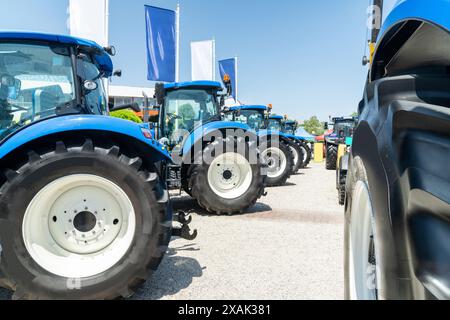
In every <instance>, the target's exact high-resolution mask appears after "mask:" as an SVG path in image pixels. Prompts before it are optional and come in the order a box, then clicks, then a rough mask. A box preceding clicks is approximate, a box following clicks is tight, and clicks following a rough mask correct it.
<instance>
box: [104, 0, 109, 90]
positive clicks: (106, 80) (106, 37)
mask: <svg viewBox="0 0 450 320" xmlns="http://www.w3.org/2000/svg"><path fill="white" fill-rule="evenodd" d="M104 28H105V34H104V38H103V39H104V40H105V43H104V44H103V45H104V46H105V47H107V46H109V0H105V27H104ZM104 84H105V91H106V96H109V81H108V79H105V81H104Z"/></svg>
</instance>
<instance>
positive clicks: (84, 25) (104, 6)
mask: <svg viewBox="0 0 450 320" xmlns="http://www.w3.org/2000/svg"><path fill="white" fill-rule="evenodd" d="M69 15H70V16H69V29H70V35H72V36H74V37H78V38H84V39H88V40H93V41H95V42H97V43H98V44H99V45H101V46H103V47H106V46H108V0H70V2H69Z"/></svg>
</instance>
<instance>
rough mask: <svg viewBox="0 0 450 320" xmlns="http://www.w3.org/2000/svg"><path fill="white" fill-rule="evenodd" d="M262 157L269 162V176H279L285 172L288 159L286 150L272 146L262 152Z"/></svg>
mask: <svg viewBox="0 0 450 320" xmlns="http://www.w3.org/2000/svg"><path fill="white" fill-rule="evenodd" d="M261 156H262V158H263V159H264V160H265V161H266V163H267V164H268V168H267V176H268V177H269V178H278V177H279V176H281V175H282V174H283V172H285V170H286V166H287V159H286V155H285V154H284V152H283V151H282V150H281V149H279V148H275V147H270V148H267V149H266V150H264V151H263V152H262V153H261Z"/></svg>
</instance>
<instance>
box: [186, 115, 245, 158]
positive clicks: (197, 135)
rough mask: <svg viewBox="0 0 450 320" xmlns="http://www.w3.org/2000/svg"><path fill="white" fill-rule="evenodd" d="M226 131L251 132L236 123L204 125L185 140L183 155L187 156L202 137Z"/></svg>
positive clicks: (222, 122) (220, 122) (225, 122)
mask: <svg viewBox="0 0 450 320" xmlns="http://www.w3.org/2000/svg"><path fill="white" fill-rule="evenodd" d="M226 129H240V130H243V131H251V130H250V127H249V126H247V125H246V124H243V123H238V122H231V121H213V122H209V123H206V124H204V125H202V126H200V127H198V128H197V129H195V130H194V131H193V132H192V133H191V134H190V135H189V137H188V138H187V139H186V140H185V142H184V145H183V154H187V153H188V152H189V151H190V150H191V148H192V147H193V146H194V145H195V144H196V143H197V142H199V141H201V140H202V139H203V137H204V136H207V135H208V134H211V133H213V132H214V131H217V130H226Z"/></svg>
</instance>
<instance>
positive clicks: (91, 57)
mask: <svg viewBox="0 0 450 320" xmlns="http://www.w3.org/2000/svg"><path fill="white" fill-rule="evenodd" d="M43 38H45V39H46V40H47V41H52V42H43V41H42V39H43ZM0 39H1V40H0V140H4V139H5V138H6V137H7V136H9V135H11V134H12V133H14V132H16V131H17V130H19V129H21V128H23V127H25V126H28V125H30V124H32V123H34V122H37V121H41V120H43V119H48V118H52V117H57V116H62V115H69V114H79V113H83V114H96V115H102V114H106V112H107V110H108V108H107V102H106V101H107V99H106V94H105V90H104V88H103V82H102V78H104V77H108V76H110V75H111V74H112V63H111V59H110V57H109V55H108V53H107V52H106V51H105V50H104V49H103V48H101V47H99V46H98V45H97V44H94V43H93V42H90V41H87V40H81V39H76V38H72V37H64V36H51V35H43V34H34V33H24V34H19V33H9V32H8V33H0ZM39 40H40V41H39Z"/></svg>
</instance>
